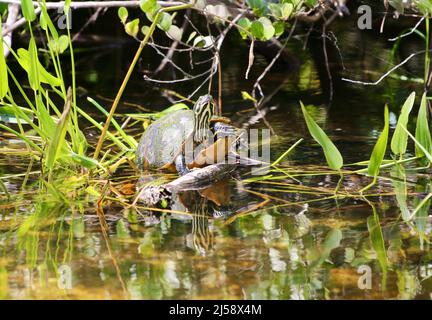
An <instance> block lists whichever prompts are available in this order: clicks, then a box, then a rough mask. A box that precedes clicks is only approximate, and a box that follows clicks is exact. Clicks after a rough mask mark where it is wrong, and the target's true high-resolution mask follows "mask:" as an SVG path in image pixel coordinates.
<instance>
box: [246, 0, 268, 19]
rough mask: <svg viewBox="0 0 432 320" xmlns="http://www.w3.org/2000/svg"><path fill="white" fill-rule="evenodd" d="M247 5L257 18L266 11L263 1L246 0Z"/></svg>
mask: <svg viewBox="0 0 432 320" xmlns="http://www.w3.org/2000/svg"><path fill="white" fill-rule="evenodd" d="M247 4H248V5H249V8H251V9H252V11H253V13H254V14H255V15H257V16H261V15H263V14H264V13H265V12H266V10H267V8H266V1H265V0H247Z"/></svg>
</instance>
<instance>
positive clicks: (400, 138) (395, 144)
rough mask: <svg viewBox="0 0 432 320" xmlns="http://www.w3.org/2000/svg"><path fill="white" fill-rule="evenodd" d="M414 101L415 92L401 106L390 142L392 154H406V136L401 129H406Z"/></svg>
mask: <svg viewBox="0 0 432 320" xmlns="http://www.w3.org/2000/svg"><path fill="white" fill-rule="evenodd" d="M414 101H415V92H413V93H411V94H410V95H409V97H408V99H407V100H406V101H405V103H404V105H403V106H402V109H401V113H400V116H399V119H398V122H397V125H396V129H395V132H394V134H393V138H392V141H391V149H392V151H393V153H394V154H399V155H403V154H405V152H406V149H407V143H408V135H407V134H406V132H405V131H404V130H403V129H402V127H406V126H407V124H408V119H409V114H410V112H411V109H412V107H413V105H414Z"/></svg>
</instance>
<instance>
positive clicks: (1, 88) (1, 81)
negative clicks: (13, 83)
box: [0, 16, 9, 100]
mask: <svg viewBox="0 0 432 320" xmlns="http://www.w3.org/2000/svg"><path fill="white" fill-rule="evenodd" d="M1 21H2V19H1V16H0V100H2V99H3V98H4V97H5V96H6V94H7V93H8V91H9V82H8V73H7V66H6V59H5V56H4V51H3V36H2V34H3V30H2V26H1V25H2V23H1Z"/></svg>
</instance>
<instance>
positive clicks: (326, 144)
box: [300, 101, 343, 170]
mask: <svg viewBox="0 0 432 320" xmlns="http://www.w3.org/2000/svg"><path fill="white" fill-rule="evenodd" d="M300 105H301V109H302V112H303V116H304V118H305V121H306V125H307V127H308V130H309V133H310V134H311V136H312V137H313V138H314V139H315V141H316V142H318V143H319V144H320V146H321V147H322V149H323V151H324V155H325V157H326V160H327V164H328V166H329V167H330V168H331V169H333V170H339V169H340V168H342V166H343V158H342V155H341V154H340V152H339V150H338V149H337V148H336V146H335V145H334V144H333V142H331V140H330V139H329V137H328V136H327V135H326V133H325V132H324V131H323V130H322V129H321V128H320V127H319V126H318V124H317V123H316V122H315V120H314V119H313V118H312V117H311V116H310V115H309V113H308V112H307V110H306V108H305V106H304V105H303V102H301V101H300Z"/></svg>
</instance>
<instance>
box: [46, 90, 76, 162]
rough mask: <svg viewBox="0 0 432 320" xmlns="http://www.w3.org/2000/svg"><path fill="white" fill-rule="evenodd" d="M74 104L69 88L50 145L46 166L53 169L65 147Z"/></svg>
mask: <svg viewBox="0 0 432 320" xmlns="http://www.w3.org/2000/svg"><path fill="white" fill-rule="evenodd" d="M71 104H72V90H71V89H70V88H69V90H68V93H67V98H66V104H65V107H64V110H63V113H62V115H61V117H60V119H59V121H58V123H57V126H56V128H55V132H54V135H53V137H52V140H51V141H50V143H49V145H48V151H47V158H46V163H45V166H46V167H47V168H48V169H52V168H53V167H54V164H55V162H56V160H57V159H58V157H59V154H60V151H61V149H62V148H63V147H64V141H65V136H66V130H67V126H68V122H69V115H70V111H71Z"/></svg>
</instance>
